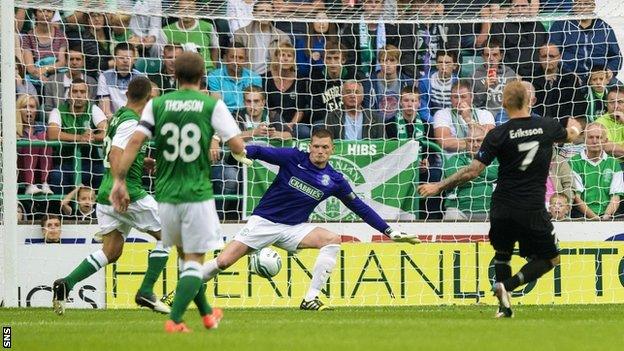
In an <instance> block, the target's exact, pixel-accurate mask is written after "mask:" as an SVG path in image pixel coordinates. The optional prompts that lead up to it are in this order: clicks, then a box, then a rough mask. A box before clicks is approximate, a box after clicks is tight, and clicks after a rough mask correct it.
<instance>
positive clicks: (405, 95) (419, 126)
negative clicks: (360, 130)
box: [385, 86, 427, 140]
mask: <svg viewBox="0 0 624 351" xmlns="http://www.w3.org/2000/svg"><path fill="white" fill-rule="evenodd" d="M419 110H420V94H419V93H418V90H417V89H416V88H415V87H414V86H406V87H403V88H402V89H401V100H400V102H399V110H398V111H397V113H396V114H395V115H394V117H393V118H391V119H387V120H386V121H385V124H386V138H388V139H399V140H423V139H424V138H425V137H426V135H427V133H426V130H425V124H424V123H423V121H422V120H421V118H420V116H419V115H418V111H419Z"/></svg>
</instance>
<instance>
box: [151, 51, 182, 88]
mask: <svg viewBox="0 0 624 351" xmlns="http://www.w3.org/2000/svg"><path fill="white" fill-rule="evenodd" d="M182 52H184V51H183V50H182V47H181V46H180V45H171V44H167V45H165V46H164V47H163V54H162V68H161V69H160V73H157V74H151V75H150V76H149V79H150V80H151V81H152V82H154V83H156V86H157V87H158V89H160V92H161V93H162V94H166V93H169V92H172V91H175V90H177V89H178V81H177V80H176V78H175V76H174V75H175V58H176V56H178V55H180V54H182Z"/></svg>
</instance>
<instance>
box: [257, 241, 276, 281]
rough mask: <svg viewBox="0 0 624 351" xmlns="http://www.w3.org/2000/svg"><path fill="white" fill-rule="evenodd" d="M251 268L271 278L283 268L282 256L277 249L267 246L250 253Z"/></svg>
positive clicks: (262, 275)
mask: <svg viewBox="0 0 624 351" xmlns="http://www.w3.org/2000/svg"><path fill="white" fill-rule="evenodd" d="M250 260H251V264H250V269H251V271H252V272H254V273H256V274H257V275H259V276H261V277H263V278H271V277H274V276H275V275H277V273H279V271H280V269H282V258H281V257H280V256H279V255H278V254H277V252H275V250H273V249H270V248H268V247H265V248H264V249H260V250H258V251H256V252H254V253H252V254H251V255H250Z"/></svg>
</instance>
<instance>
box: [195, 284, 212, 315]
mask: <svg viewBox="0 0 624 351" xmlns="http://www.w3.org/2000/svg"><path fill="white" fill-rule="evenodd" d="M193 302H195V305H197V309H198V310H199V315H200V316H202V317H203V316H205V315H207V314H212V307H210V304H209V303H208V300H207V299H206V283H203V284H202V286H201V288H199V291H198V292H197V295H195V298H194V299H193Z"/></svg>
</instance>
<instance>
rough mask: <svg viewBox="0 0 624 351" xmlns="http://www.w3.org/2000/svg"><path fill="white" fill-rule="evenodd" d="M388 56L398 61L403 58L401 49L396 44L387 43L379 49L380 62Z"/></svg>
mask: <svg viewBox="0 0 624 351" xmlns="http://www.w3.org/2000/svg"><path fill="white" fill-rule="evenodd" d="M388 58H393V59H395V60H396V62H399V61H400V60H401V51H400V50H399V48H397V47H396V46H394V45H386V46H384V47H383V48H381V50H380V51H379V62H380V63H381V62H383V61H385V60H386V59H388Z"/></svg>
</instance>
